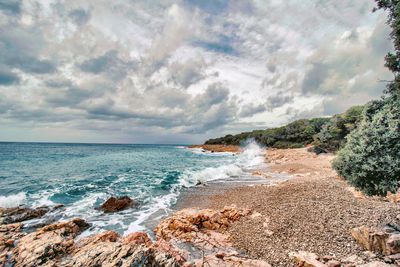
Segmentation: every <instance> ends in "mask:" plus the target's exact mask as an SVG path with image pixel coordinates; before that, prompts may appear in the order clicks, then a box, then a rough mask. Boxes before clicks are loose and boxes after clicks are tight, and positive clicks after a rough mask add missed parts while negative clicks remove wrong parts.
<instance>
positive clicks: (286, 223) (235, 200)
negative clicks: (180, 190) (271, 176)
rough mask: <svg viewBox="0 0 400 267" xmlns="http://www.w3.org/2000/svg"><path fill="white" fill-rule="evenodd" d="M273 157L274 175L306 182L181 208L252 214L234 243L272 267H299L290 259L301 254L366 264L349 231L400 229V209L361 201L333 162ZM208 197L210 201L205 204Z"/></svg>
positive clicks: (217, 196) (223, 195)
mask: <svg viewBox="0 0 400 267" xmlns="http://www.w3.org/2000/svg"><path fill="white" fill-rule="evenodd" d="M268 155H269V157H268V158H269V161H270V162H272V164H271V168H272V169H273V170H276V171H287V172H289V173H292V174H293V175H294V177H296V175H297V177H298V176H302V177H298V178H295V179H292V180H289V181H286V182H283V183H281V184H279V185H277V186H254V187H241V188H229V189H226V190H221V191H219V193H216V192H215V190H212V189H210V190H211V191H210V192H213V193H212V194H209V195H207V194H205V193H204V190H207V189H202V193H201V194H198V195H196V193H193V194H191V196H190V197H189V196H186V198H190V201H189V200H188V199H187V200H186V201H185V199H183V200H182V202H181V203H184V204H181V205H180V208H182V207H184V206H197V207H200V208H215V209H217V208H218V209H219V208H222V207H224V206H228V205H232V204H234V205H237V206H238V207H243V208H251V209H252V210H253V212H254V214H255V215H254V216H252V217H246V218H244V219H241V220H240V221H239V222H237V223H235V224H234V225H233V226H232V227H231V228H230V229H229V232H230V234H231V236H232V242H233V244H234V246H235V247H236V248H237V249H239V250H242V251H243V252H244V253H247V254H248V255H249V256H251V257H253V258H256V259H263V260H266V261H268V262H269V263H270V264H271V265H272V266H294V264H293V261H292V259H291V258H290V257H289V253H290V252H296V251H300V250H304V251H308V252H313V253H316V254H317V255H320V256H324V255H331V256H334V257H335V258H336V259H342V258H345V257H347V256H349V255H354V254H355V255H358V256H360V257H362V258H365V257H366V254H365V253H363V250H362V249H361V247H360V246H359V245H358V244H357V243H356V242H355V241H354V239H353V238H352V237H351V235H350V230H351V229H352V228H354V227H358V226H361V225H367V226H378V225H381V224H385V223H389V222H395V221H396V220H397V223H399V221H398V219H396V216H398V215H399V214H400V205H398V204H393V203H389V202H385V201H383V200H380V199H373V198H356V197H355V195H354V194H353V193H352V192H351V191H349V190H348V185H347V183H346V182H345V181H343V180H341V179H339V178H338V177H337V176H336V174H335V173H334V172H333V171H332V170H331V169H330V167H329V166H330V160H331V159H332V158H333V157H332V156H331V157H327V156H321V157H316V156H315V155H313V154H311V153H308V152H306V150H305V149H302V150H275V151H272V152H271V153H270V152H269V154H268ZM282 155H283V156H282ZM321 170H323V171H322V172H321ZM204 197H207V198H208V200H207V201H203V200H202V199H204ZM185 203H186V205H185ZM194 203H196V205H194ZM201 203H203V205H202V204H201ZM258 213H259V214H258Z"/></svg>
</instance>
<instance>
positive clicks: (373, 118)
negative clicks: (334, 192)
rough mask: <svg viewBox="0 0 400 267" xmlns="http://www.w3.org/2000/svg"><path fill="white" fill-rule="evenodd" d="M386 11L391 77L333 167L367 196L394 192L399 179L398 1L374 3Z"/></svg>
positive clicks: (364, 113)
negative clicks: (389, 30) (388, 29)
mask: <svg viewBox="0 0 400 267" xmlns="http://www.w3.org/2000/svg"><path fill="white" fill-rule="evenodd" d="M376 3H377V8H376V9H375V10H378V9H384V10H386V11H388V24H389V25H390V27H391V28H392V31H391V34H390V37H391V39H392V41H393V43H394V48H395V51H394V53H388V54H387V56H386V58H385V60H386V63H385V66H386V67H388V68H389V70H391V71H392V72H393V74H394V80H393V81H391V82H389V83H388V84H387V87H386V91H385V94H384V96H383V97H382V100H379V101H372V102H370V103H368V104H367V106H366V107H365V109H364V111H363V113H362V117H361V122H360V124H359V126H358V127H357V128H356V129H355V130H354V131H352V132H351V133H350V134H349V135H348V137H347V143H346V145H345V146H344V147H343V149H341V150H340V151H339V153H338V156H337V158H336V160H335V161H334V162H333V167H334V168H335V169H336V170H337V172H338V173H339V174H340V175H341V176H343V177H344V178H345V179H346V180H347V181H348V182H349V183H351V184H352V185H354V186H355V187H357V188H358V189H360V190H361V191H363V192H365V193H366V194H369V195H375V194H376V195H385V194H386V192H387V191H391V192H395V191H397V190H398V188H399V180H400V75H399V74H400V1H399V0H376Z"/></svg>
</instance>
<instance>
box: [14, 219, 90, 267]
mask: <svg viewBox="0 0 400 267" xmlns="http://www.w3.org/2000/svg"><path fill="white" fill-rule="evenodd" d="M87 227H88V224H87V223H86V222H85V221H84V220H82V219H73V220H71V221H69V222H60V223H55V224H51V225H47V226H45V227H43V228H40V229H38V230H37V231H36V232H33V233H30V234H28V235H26V236H24V237H22V238H21V239H20V240H19V241H18V244H17V246H16V247H15V248H14V250H13V261H14V262H15V265H14V266H15V267H22V266H42V265H45V266H46V265H47V266H51V265H55V261H56V259H57V258H58V257H61V256H62V255H64V254H66V253H67V252H69V251H70V250H71V249H72V248H73V245H74V238H75V237H76V236H77V235H78V234H79V233H81V232H82V231H83V230H84V229H86V228H87Z"/></svg>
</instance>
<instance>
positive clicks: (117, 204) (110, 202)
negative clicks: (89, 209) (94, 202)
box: [100, 196, 135, 212]
mask: <svg viewBox="0 0 400 267" xmlns="http://www.w3.org/2000/svg"><path fill="white" fill-rule="evenodd" d="M134 204H135V202H134V201H133V199H131V198H130V197H128V196H123V197H110V198H109V199H107V201H106V202H104V203H103V204H102V205H101V206H100V209H101V210H103V211H104V212H117V211H121V210H124V209H127V208H130V207H132V206H133V205H134Z"/></svg>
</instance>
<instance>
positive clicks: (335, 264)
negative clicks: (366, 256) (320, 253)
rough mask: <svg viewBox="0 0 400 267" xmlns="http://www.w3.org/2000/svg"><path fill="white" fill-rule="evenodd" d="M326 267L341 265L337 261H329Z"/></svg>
mask: <svg viewBox="0 0 400 267" xmlns="http://www.w3.org/2000/svg"><path fill="white" fill-rule="evenodd" d="M326 265H327V266H328V267H340V266H341V265H342V264H341V263H340V261H337V260H329V261H328V262H327V263H326Z"/></svg>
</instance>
